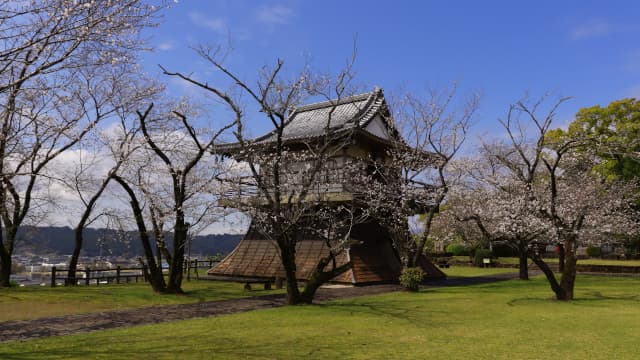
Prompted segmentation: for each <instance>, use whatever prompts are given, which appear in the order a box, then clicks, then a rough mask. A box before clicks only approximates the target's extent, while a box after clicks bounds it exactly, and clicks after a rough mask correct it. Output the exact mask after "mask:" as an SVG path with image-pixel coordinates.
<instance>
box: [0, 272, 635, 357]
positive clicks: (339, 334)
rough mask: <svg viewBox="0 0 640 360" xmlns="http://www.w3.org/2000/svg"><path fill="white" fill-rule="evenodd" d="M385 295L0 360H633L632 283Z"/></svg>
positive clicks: (581, 281) (54, 343) (84, 338)
mask: <svg viewBox="0 0 640 360" xmlns="http://www.w3.org/2000/svg"><path fill="white" fill-rule="evenodd" d="M576 288H577V294H576V295H577V298H578V300H575V301H573V302H568V303H563V302H557V301H553V300H551V291H550V290H549V287H548V285H547V283H546V281H545V280H544V279H542V278H540V277H538V278H535V279H533V280H531V281H528V282H522V281H517V280H514V281H505V282H499V283H493V284H485V285H477V286H469V287H451V288H437V289H428V290H424V291H421V292H420V293H417V294H412V293H390V294H385V295H378V296H369V297H362V298H356V299H351V300H342V301H335V302H331V303H329V304H325V305H319V306H297V307H286V308H278V309H271V310H262V311H253V312H248V313H242V314H234V315H228V316H221V317H216V318H206V319H197V320H187V321H180V322H173V323H166V324H159V325H148V326H140V327H132V328H127V329H120V330H110V331H101V332H96V333H92V334H82V335H75V336H65V337H58V338H48V339H43V340H34V341H27V342H13V343H5V344H2V345H0V358H2V359H87V358H98V359H131V358H136V359H138V358H153V359H174V358H184V359H299V358H312V359H314V358H315V359H424V358H429V359H468V358H476V359H549V358H558V359H612V358H615V359H635V358H637V356H638V351H639V347H638V344H639V343H640V306H639V305H640V279H638V278H614V277H590V276H579V278H578V282H577V287H576Z"/></svg>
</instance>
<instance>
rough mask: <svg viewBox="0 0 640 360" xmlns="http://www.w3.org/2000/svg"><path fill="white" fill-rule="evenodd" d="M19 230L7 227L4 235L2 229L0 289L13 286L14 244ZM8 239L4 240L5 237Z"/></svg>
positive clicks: (0, 241)
mask: <svg viewBox="0 0 640 360" xmlns="http://www.w3.org/2000/svg"><path fill="white" fill-rule="evenodd" d="M17 233H18V229H17V228H16V227H13V226H11V227H6V226H5V232H4V234H3V233H2V228H1V227H0V288H7V287H10V286H11V265H12V258H11V255H12V254H13V244H15V239H16V235H17ZM3 235H5V236H6V238H4V236H3Z"/></svg>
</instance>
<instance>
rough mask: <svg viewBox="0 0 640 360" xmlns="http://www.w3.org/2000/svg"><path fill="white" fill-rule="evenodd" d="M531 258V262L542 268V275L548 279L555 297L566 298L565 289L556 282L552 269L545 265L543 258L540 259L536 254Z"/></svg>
mask: <svg viewBox="0 0 640 360" xmlns="http://www.w3.org/2000/svg"><path fill="white" fill-rule="evenodd" d="M531 260H533V262H534V263H535V264H536V265H538V267H539V268H540V270H542V272H543V273H544V275H545V276H546V277H547V281H549V285H551V290H553V292H554V293H555V294H556V299H558V300H566V299H565V297H566V294H565V291H564V289H563V288H562V287H561V286H560V284H559V283H558V279H556V275H555V274H554V273H553V270H551V268H549V265H547V263H546V262H544V260H542V259H540V257H538V256H536V255H533V256H531Z"/></svg>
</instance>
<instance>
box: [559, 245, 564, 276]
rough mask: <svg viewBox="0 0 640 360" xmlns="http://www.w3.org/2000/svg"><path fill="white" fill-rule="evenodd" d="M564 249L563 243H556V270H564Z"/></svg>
mask: <svg viewBox="0 0 640 360" xmlns="http://www.w3.org/2000/svg"><path fill="white" fill-rule="evenodd" d="M564 262H565V250H564V244H558V271H560V272H564Z"/></svg>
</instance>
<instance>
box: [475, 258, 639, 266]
mask: <svg viewBox="0 0 640 360" xmlns="http://www.w3.org/2000/svg"><path fill="white" fill-rule="evenodd" d="M466 260H468V257H467V258H466ZM498 261H499V262H500V263H501V264H517V263H518V258H515V257H501V258H498ZM544 261H546V262H549V263H557V262H558V259H544ZM529 262H531V261H529ZM578 264H584V265H617V266H640V260H608V259H582V260H578Z"/></svg>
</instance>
